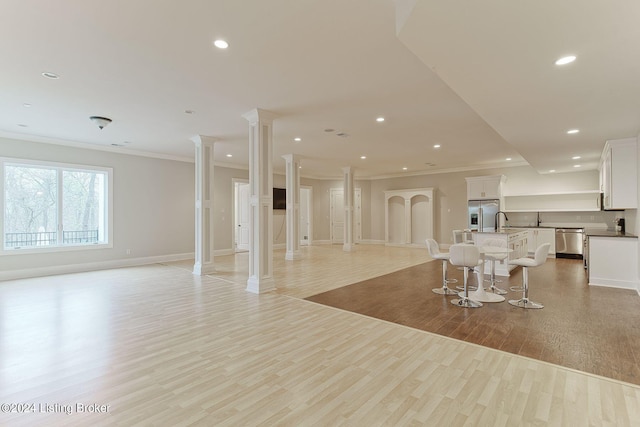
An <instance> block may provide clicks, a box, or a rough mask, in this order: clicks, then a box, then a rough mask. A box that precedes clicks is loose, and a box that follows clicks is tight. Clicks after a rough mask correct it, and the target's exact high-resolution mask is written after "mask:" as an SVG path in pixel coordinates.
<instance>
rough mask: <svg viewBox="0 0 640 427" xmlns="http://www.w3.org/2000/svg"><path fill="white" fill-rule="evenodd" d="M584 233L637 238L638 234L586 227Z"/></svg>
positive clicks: (592, 235)
mask: <svg viewBox="0 0 640 427" xmlns="http://www.w3.org/2000/svg"><path fill="white" fill-rule="evenodd" d="M584 233H585V234H586V235H587V236H590V237H631V238H633V239H637V238H638V236H636V235H635V234H631V233H621V232H619V231H615V230H603V229H601V228H585V230H584Z"/></svg>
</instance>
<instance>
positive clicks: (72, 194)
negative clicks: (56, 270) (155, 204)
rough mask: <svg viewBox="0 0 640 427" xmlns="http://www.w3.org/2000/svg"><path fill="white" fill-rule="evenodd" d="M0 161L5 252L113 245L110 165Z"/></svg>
mask: <svg viewBox="0 0 640 427" xmlns="http://www.w3.org/2000/svg"><path fill="white" fill-rule="evenodd" d="M0 160H1V163H0V167H1V168H2V176H3V193H4V198H3V199H4V200H3V204H4V206H3V209H2V215H3V218H2V234H3V236H4V238H3V246H2V247H3V250H4V253H5V254H6V253H15V252H16V251H21V250H27V251H29V252H32V251H41V250H60V249H63V248H71V247H77V246H86V245H108V244H110V239H109V229H110V222H109V220H110V215H109V212H110V210H109V208H110V203H109V201H110V199H111V198H110V187H111V185H110V182H111V169H106V168H95V167H83V166H75V165H73V166H72V165H61V164H54V163H42V162H29V161H22V160H15V159H0ZM9 251H10V252H9Z"/></svg>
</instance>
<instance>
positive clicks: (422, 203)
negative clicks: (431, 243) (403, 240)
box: [411, 194, 433, 244]
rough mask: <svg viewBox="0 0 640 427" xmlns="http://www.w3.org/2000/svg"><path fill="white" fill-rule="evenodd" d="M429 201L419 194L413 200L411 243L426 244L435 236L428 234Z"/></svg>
mask: <svg viewBox="0 0 640 427" xmlns="http://www.w3.org/2000/svg"><path fill="white" fill-rule="evenodd" d="M428 222H429V199H428V198H427V196H425V195H422V194H419V195H417V196H414V197H412V198H411V243H413V244H420V243H424V241H425V239H431V238H433V236H431V235H429V232H428V230H427V229H428Z"/></svg>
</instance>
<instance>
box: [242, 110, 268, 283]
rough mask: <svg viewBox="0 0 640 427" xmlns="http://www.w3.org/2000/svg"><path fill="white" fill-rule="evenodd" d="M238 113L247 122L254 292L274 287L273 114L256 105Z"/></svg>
mask: <svg viewBox="0 0 640 427" xmlns="http://www.w3.org/2000/svg"><path fill="white" fill-rule="evenodd" d="M242 117H244V118H245V119H247V121H248V122H249V204H250V208H249V209H250V214H249V222H250V227H251V229H250V233H249V279H248V280H247V291H249V292H253V293H256V294H259V293H263V292H268V291H271V290H273V289H275V288H276V286H275V282H274V280H273V159H272V152H273V148H272V145H273V141H272V125H273V119H274V118H275V115H274V114H273V113H271V112H269V111H265V110H260V109H258V108H256V109H255V110H251V111H249V112H248V113H246V114H244V115H243V116H242Z"/></svg>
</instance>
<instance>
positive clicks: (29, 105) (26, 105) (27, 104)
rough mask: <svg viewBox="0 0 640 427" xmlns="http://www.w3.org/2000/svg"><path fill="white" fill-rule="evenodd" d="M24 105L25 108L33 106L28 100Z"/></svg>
mask: <svg viewBox="0 0 640 427" xmlns="http://www.w3.org/2000/svg"><path fill="white" fill-rule="evenodd" d="M22 106H23V107H24V108H31V104H29V103H28V102H25V103H24V104H22Z"/></svg>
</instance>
